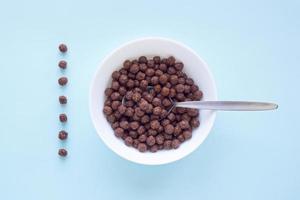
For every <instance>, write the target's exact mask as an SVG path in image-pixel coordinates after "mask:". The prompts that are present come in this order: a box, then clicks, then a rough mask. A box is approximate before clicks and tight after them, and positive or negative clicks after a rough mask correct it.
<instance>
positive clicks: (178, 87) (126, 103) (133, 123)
mask: <svg viewBox="0 0 300 200" xmlns="http://www.w3.org/2000/svg"><path fill="white" fill-rule="evenodd" d="M183 67H184V65H183V63H182V62H176V59H175V58H174V57H173V56H170V57H168V58H160V57H159V56H155V57H153V58H152V59H147V57H145V56H141V57H139V58H138V60H131V61H130V60H126V61H124V63H123V67H122V68H121V69H120V70H118V71H114V72H113V73H112V75H111V77H112V82H111V84H110V87H109V88H106V90H105V96H106V100H105V103H104V108H103V112H104V114H105V116H106V119H107V121H108V122H109V123H110V125H111V127H112V128H113V130H114V133H115V136H116V137H118V138H122V139H123V140H124V143H125V144H126V145H127V146H129V147H134V148H137V149H138V150H139V151H140V152H146V151H150V152H157V151H158V150H162V149H165V150H170V149H177V148H178V147H179V146H180V144H181V143H183V142H184V141H186V140H189V139H190V138H191V137H192V130H193V128H197V127H198V126H199V125H200V122H199V111H198V110H197V109H187V108H173V109H172V110H171V112H169V113H168V111H169V110H170V108H171V107H172V105H173V102H172V101H177V102H180V101H198V100H201V98H202V91H201V90H199V87H198V86H197V85H196V84H195V83H194V81H193V79H192V78H189V77H188V76H187V75H186V74H185V73H184V72H183Z"/></svg>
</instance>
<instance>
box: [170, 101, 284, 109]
mask: <svg viewBox="0 0 300 200" xmlns="http://www.w3.org/2000/svg"><path fill="white" fill-rule="evenodd" d="M175 107H183V108H198V109H200V110H224V111H260V110H274V109H277V108H278V105H277V104H274V103H266V102H250V101H185V102H176V104H175Z"/></svg>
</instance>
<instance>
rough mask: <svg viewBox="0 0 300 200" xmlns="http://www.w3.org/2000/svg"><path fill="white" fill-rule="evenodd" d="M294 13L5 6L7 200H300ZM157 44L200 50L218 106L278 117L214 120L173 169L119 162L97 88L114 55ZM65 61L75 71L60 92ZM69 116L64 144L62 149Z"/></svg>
mask: <svg viewBox="0 0 300 200" xmlns="http://www.w3.org/2000/svg"><path fill="white" fill-rule="evenodd" d="M299 9H300V4H299V1H296V0H295V1H291V0H289V1H284V3H283V1H263V2H262V1H258V0H254V1H219V2H218V1H205V2H200V1H196V0H194V1H184V2H183V1H182V2H181V3H180V2H177V3H175V1H138V0H136V1H119V2H118V1H105V2H104V1H81V3H78V2H75V1H70V0H65V1H58V0H53V1H47V2H42V1H33V0H28V1H5V2H4V1H2V2H1V6H0V24H1V31H0V55H1V56H0V90H1V99H0V107H1V111H0V128H1V130H0V199H3V200H4V199H5V200H8V199H24V200H27V199H28V200H29V199H30V200H33V199H43V200H48V199H49V200H53V199H55V200H60V199H72V200H77V199H78V200H79V199H126V200H127V199H128V200H129V199H130V200H135V199H145V200H147V199H172V200H177V199H186V198H187V197H188V199H189V200H192V199H206V200H210V199H223V200H224V199H228V200H240V199H243V200H248V199H256V200H277V199H278V200H279V199H285V200H292V199H295V200H296V199H300V190H299V189H300V171H299V169H300V156H299V153H300V145H299V141H300V125H299V124H300V123H299V112H300V109H299V106H297V107H295V104H298V103H299V101H298V100H299V97H300V95H299V85H300V79H299V75H300V70H299V55H300V54H299V46H300V36H299V35H300V20H299V18H300V13H299ZM151 35H155V36H164V37H170V38H173V39H176V40H179V41H181V42H183V43H185V44H187V45H189V46H190V47H192V48H193V49H194V50H195V51H197V52H198V53H199V54H200V55H201V56H202V57H203V58H204V59H205V60H206V61H207V63H208V64H209V66H210V67H211V70H212V72H213V74H214V76H215V79H216V83H217V86H218V92H219V98H220V99H223V100H265V101H275V102H277V103H278V104H279V106H280V107H279V110H277V111H276V112H253V113H245V112H241V113H237V112H236V113H230V112H223V113H221V112H220V113H218V115H217V119H216V122H215V126H214V128H213V130H212V132H211V134H210V135H209V137H208V138H207V140H206V141H205V142H204V143H203V145H202V146H201V147H200V148H199V149H198V150H197V151H196V152H194V153H193V154H192V155H190V156H189V157H187V158H185V159H183V160H181V161H178V162H176V163H173V164H169V165H164V166H155V167H151V166H142V165H137V164H133V163H130V162H128V161H125V160H123V159H121V158H119V157H118V156H117V155H115V154H114V153H113V152H111V151H110V150H109V149H108V148H107V147H106V146H105V145H104V144H103V142H102V141H101V140H100V139H99V138H98V136H97V134H96V132H95V130H94V128H93V126H92V123H91V120H90V117H89V111H88V90H89V84H90V80H91V77H92V75H93V73H94V72H95V70H96V67H97V65H98V63H99V61H100V60H101V59H103V57H104V56H105V55H106V54H107V53H109V52H110V51H111V50H113V49H114V48H115V47H117V46H119V45H120V44H122V43H124V42H126V41H128V40H131V39H135V38H137V37H142V36H151ZM60 42H65V43H66V44H68V46H69V50H70V51H69V52H68V54H67V56H61V55H60V54H59V53H58V51H57V46H58V44H59V43H60ZM61 58H65V59H67V61H68V62H69V68H68V69H67V70H66V72H65V74H66V75H67V76H68V77H69V79H70V82H69V85H68V86H67V88H65V89H64V90H62V89H60V88H59V87H58V85H57V78H58V77H59V76H60V75H61V72H60V70H59V69H58V68H57V62H58V61H59V59H61ZM60 94H66V95H68V97H69V104H68V105H67V106H66V107H63V108H62V107H61V106H60V105H59V104H58V101H57V96H58V95H60ZM62 111H65V112H66V113H67V114H68V115H69V122H68V124H67V126H66V127H64V128H65V129H66V130H67V131H69V133H70V135H69V136H70V137H69V139H68V141H67V142H65V143H61V142H60V141H58V139H57V132H58V131H59V130H60V129H61V128H62V127H61V126H60V124H59V123H58V114H59V113H60V112H62ZM60 147H66V148H67V149H68V150H69V157H68V158H67V159H65V160H64V159H60V158H59V157H58V156H57V149H58V148H60Z"/></svg>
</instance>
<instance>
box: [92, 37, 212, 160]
mask: <svg viewBox="0 0 300 200" xmlns="http://www.w3.org/2000/svg"><path fill="white" fill-rule="evenodd" d="M142 55H145V56H149V57H153V56H155V55H159V56H161V57H167V56H171V55H172V56H174V57H175V58H176V60H179V61H181V62H183V63H184V71H185V72H186V73H187V75H188V76H190V77H191V78H193V79H194V81H195V82H196V83H197V84H198V86H199V88H200V89H201V90H202V91H203V94H204V95H203V100H217V90H216V85H215V82H214V79H213V76H212V74H211V72H210V71H209V69H208V66H207V65H206V63H205V62H204V61H203V60H202V58H200V56H198V55H197V54H196V53H195V52H194V51H193V50H192V49H190V48H189V47H187V46H185V45H183V44H181V43H179V42H176V41H174V40H170V39H165V38H157V37H149V38H141V39H137V40H133V41H130V42H128V43H126V44H124V45H122V46H121V47H119V48H117V49H116V50H114V51H113V52H112V53H110V54H109V55H108V56H106V58H105V59H104V60H103V61H102V62H101V64H100V65H99V67H98V69H97V71H96V74H95V76H94V78H93V80H92V84H91V87H90V113H91V118H92V121H93V124H94V126H95V128H96V130H97V133H98V135H99V136H100V138H101V139H102V140H103V142H104V143H105V144H106V145H107V146H108V147H109V148H110V149H111V150H113V151H114V152H115V153H116V154H118V155H119V156H121V157H122V158H125V159H127V160H129V161H132V162H135V163H140V164H146V165H160V164H166V163H170V162H174V161H176V160H179V159H181V158H183V157H185V156H187V155H188V154H190V153H191V152H193V151H194V150H195V149H196V148H197V147H198V146H199V145H200V144H201V143H202V142H203V141H204V139H205V138H206V137H207V135H208V133H209V132H210V130H211V128H212V126H213V123H214V120H215V116H216V114H215V112H214V111H201V112H200V127H199V128H197V129H195V130H193V137H192V138H191V139H190V140H188V141H186V142H184V143H182V144H181V146H180V147H179V148H178V149H176V150H162V151H158V152H156V153H151V152H146V153H140V152H139V151H138V150H136V149H135V148H131V147H127V146H126V145H125V144H124V142H123V140H121V139H118V138H116V136H115V135H114V133H113V130H112V128H111V127H110V125H109V123H108V122H107V121H106V118H105V116H104V114H103V112H102V110H103V104H104V101H105V95H104V90H105V88H106V87H107V86H108V85H109V83H110V81H111V78H110V77H111V73H112V72H113V71H114V70H116V69H119V68H120V67H121V66H122V63H123V61H124V60H126V59H134V58H137V57H139V56H142Z"/></svg>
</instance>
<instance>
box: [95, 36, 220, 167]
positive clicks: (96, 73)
mask: <svg viewBox="0 0 300 200" xmlns="http://www.w3.org/2000/svg"><path fill="white" fill-rule="evenodd" d="M145 40H157V41H165V42H170V43H174V44H175V45H178V46H180V47H182V48H184V49H186V50H187V51H189V52H190V53H191V54H193V55H194V56H196V57H197V58H198V59H199V60H200V61H201V62H202V63H203V67H204V68H205V70H206V71H207V73H208V76H209V78H210V79H211V82H212V85H211V86H212V88H213V91H212V92H213V94H214V96H215V100H217V99H218V96H217V87H216V83H215V79H214V77H213V75H212V72H211V71H210V69H209V67H208V65H207V63H206V62H205V61H204V60H203V59H202V58H201V57H200V56H199V55H198V54H197V53H196V52H195V51H194V50H193V49H192V48H190V47H189V46H187V45H185V44H183V43H181V42H178V41H176V40H174V39H170V38H165V37H158V36H148V37H140V38H137V39H133V40H129V41H127V42H125V43H122V44H121V45H119V46H117V47H116V48H114V49H113V50H111V51H110V52H109V53H108V54H107V55H106V56H105V57H104V58H103V59H101V61H100V62H99V64H98V65H97V68H96V71H95V72H94V74H93V77H92V80H91V82H90V87H89V112H90V118H91V120H92V123H93V126H94V128H95V130H96V133H97V135H98V136H99V137H100V138H101V140H102V142H103V143H104V144H105V145H106V146H107V147H108V148H109V149H110V150H111V151H113V152H114V153H115V154H117V155H118V156H119V157H121V158H123V159H125V160H128V161H130V162H133V163H137V164H142V165H165V164H169V163H173V162H176V161H178V160H181V159H182V158H185V157H187V156H189V155H190V154H191V153H192V152H194V151H195V150H196V149H198V148H199V146H200V145H201V144H202V143H203V142H204V140H205V139H206V138H207V137H208V135H209V133H210V132H211V129H212V127H213V125H214V122H215V119H216V112H215V111H213V112H212V114H211V123H210V126H209V127H208V131H207V134H206V136H205V137H204V139H203V140H202V142H201V143H199V145H197V146H196V147H195V148H194V149H191V150H190V151H189V152H188V153H186V154H184V155H182V156H178V157H176V158H175V159H173V160H168V161H162V162H159V163H149V162H142V161H138V160H134V159H130V158H128V157H125V156H123V155H121V154H119V152H117V151H116V150H115V149H114V148H112V146H111V145H110V144H108V143H107V142H106V141H105V140H104V139H103V138H102V136H101V134H100V133H99V131H98V129H97V125H96V124H97V123H96V119H95V118H94V116H93V111H92V110H93V108H92V96H93V95H92V94H93V86H94V84H95V82H96V80H97V77H98V74H99V71H100V70H101V66H102V65H103V64H104V63H106V62H107V60H108V59H109V58H110V57H111V56H113V55H114V54H115V53H116V52H118V51H119V50H121V49H122V48H124V47H125V46H127V45H130V44H133V43H137V42H142V41H145Z"/></svg>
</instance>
